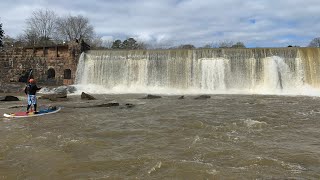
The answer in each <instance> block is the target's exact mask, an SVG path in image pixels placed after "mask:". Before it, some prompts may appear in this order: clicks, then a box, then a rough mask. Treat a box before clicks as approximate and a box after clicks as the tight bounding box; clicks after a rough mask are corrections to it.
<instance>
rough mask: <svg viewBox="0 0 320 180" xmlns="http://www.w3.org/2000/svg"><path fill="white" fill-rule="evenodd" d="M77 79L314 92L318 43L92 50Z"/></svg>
mask: <svg viewBox="0 0 320 180" xmlns="http://www.w3.org/2000/svg"><path fill="white" fill-rule="evenodd" d="M76 84H78V85H79V86H83V87H85V88H89V89H90V88H91V89H90V90H91V91H92V92H93V93H158V94H202V93H208V94H290V95H316V94H317V92H318V91H319V90H320V89H319V88H320V49H319V48H252V49H249V48H244V49H236V48H226V49H221V48H215V49H192V50H185V49H183V50H181V49H169V50H91V51H88V52H86V53H83V54H82V55H81V57H80V59H79V62H78V68H77V74H76ZM319 94H320V93H319Z"/></svg>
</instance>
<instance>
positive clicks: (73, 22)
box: [57, 15, 94, 41]
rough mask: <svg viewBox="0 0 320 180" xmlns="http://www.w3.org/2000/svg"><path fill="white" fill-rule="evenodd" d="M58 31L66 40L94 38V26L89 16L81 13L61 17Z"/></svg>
mask: <svg viewBox="0 0 320 180" xmlns="http://www.w3.org/2000/svg"><path fill="white" fill-rule="evenodd" d="M57 31H58V33H59V34H60V35H61V37H62V38H63V39H65V40H66V41H72V40H75V39H77V40H79V41H81V40H85V41H91V40H92V39H93V38H94V31H93V27H92V26H91V25H90V24H89V20H88V18H85V17H83V16H81V15H78V16H71V15H69V16H67V17H62V18H59V19H58V21H57Z"/></svg>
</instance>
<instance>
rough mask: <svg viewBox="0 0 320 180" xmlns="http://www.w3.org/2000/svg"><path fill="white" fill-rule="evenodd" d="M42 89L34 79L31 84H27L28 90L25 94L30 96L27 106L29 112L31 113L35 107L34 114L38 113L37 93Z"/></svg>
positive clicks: (30, 80) (25, 90) (26, 89)
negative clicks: (31, 108) (30, 110)
mask: <svg viewBox="0 0 320 180" xmlns="http://www.w3.org/2000/svg"><path fill="white" fill-rule="evenodd" d="M40 89H41V87H38V86H37V85H36V81H35V80H34V79H29V84H27V86H26V88H25V89H24V92H25V93H26V95H27V96H28V106H27V112H26V113H29V109H30V107H31V106H32V105H33V107H34V112H35V113H37V97H36V93H37V91H38V90H40Z"/></svg>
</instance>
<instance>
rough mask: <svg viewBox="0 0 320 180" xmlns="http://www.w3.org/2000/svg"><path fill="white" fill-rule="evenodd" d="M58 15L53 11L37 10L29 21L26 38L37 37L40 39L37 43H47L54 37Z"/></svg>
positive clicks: (27, 22)
mask: <svg viewBox="0 0 320 180" xmlns="http://www.w3.org/2000/svg"><path fill="white" fill-rule="evenodd" d="M56 20H57V15H56V14H55V12H53V11H51V10H48V9H46V10H37V11H34V12H33V13H32V16H31V17H30V18H28V19H27V21H26V24H27V28H26V30H25V33H26V36H35V37H37V38H38V40H37V43H39V41H42V42H44V43H46V44H47V42H48V41H49V40H50V39H51V38H52V37H53V35H54V32H55V29H56ZM32 39H33V40H35V39H34V38H32ZM33 43H35V42H33Z"/></svg>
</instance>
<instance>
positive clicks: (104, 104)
mask: <svg viewBox="0 0 320 180" xmlns="http://www.w3.org/2000/svg"><path fill="white" fill-rule="evenodd" d="M112 106H119V103H117V102H110V103H103V104H97V105H94V106H93V107H112Z"/></svg>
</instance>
